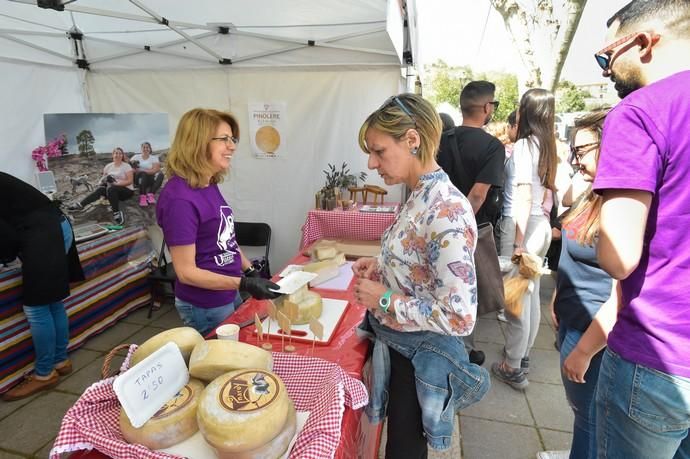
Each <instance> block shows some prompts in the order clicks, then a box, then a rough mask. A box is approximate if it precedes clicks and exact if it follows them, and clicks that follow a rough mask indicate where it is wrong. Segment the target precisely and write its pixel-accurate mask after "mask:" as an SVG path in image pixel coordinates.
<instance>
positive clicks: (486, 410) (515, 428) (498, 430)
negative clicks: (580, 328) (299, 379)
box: [0, 276, 573, 459]
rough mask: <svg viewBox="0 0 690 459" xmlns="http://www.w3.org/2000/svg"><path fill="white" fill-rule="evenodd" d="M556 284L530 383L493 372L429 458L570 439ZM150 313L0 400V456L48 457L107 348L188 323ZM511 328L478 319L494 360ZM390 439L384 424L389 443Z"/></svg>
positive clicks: (471, 458)
mask: <svg viewBox="0 0 690 459" xmlns="http://www.w3.org/2000/svg"><path fill="white" fill-rule="evenodd" d="M552 290H553V282H552V281H551V279H550V278H549V277H548V276H545V277H543V278H542V292H541V296H542V319H541V324H540V329H539V334H538V336H537V341H536V343H535V346H534V348H533V350H532V353H531V354H530V374H529V381H530V384H529V386H528V387H527V389H526V390H525V391H516V390H514V389H512V388H511V387H509V386H507V385H505V384H503V383H501V382H500V381H496V380H493V381H492V386H491V390H490V391H489V393H488V394H487V395H486V397H485V398H484V400H482V401H481V402H480V403H478V404H476V405H474V406H472V407H470V408H469V409H466V410H463V411H462V412H461V413H459V414H458V415H457V417H456V425H455V434H454V436H453V441H452V448H451V449H449V450H447V451H443V452H437V451H433V450H430V452H429V458H432V459H440V458H454V459H457V458H464V459H480V458H487V459H495V458H501V459H513V458H515V459H534V458H535V457H536V454H537V452H539V451H544V450H567V449H568V448H569V447H570V440H571V436H572V422H573V415H572V412H571V410H570V408H569V407H568V404H567V402H566V399H565V393H564V391H563V386H562V383H561V378H560V373H559V354H558V352H557V351H556V349H555V348H554V330H553V327H552V326H551V324H550V320H549V316H548V310H547V308H546V304H547V301H548V299H549V298H550V296H551V292H552ZM147 313H148V310H147V308H142V309H139V310H138V311H135V312H134V313H132V314H130V315H129V316H127V317H126V318H124V319H123V320H121V321H120V322H118V323H117V324H116V325H114V326H112V327H110V328H108V329H107V330H106V331H104V332H103V333H101V334H99V335H98V336H95V337H92V338H91V339H89V340H88V341H87V342H86V343H85V344H84V346H82V347H81V348H80V349H78V350H76V351H74V352H72V353H71V354H70V358H71V359H72V362H73V365H74V372H73V373H72V374H70V375H67V376H64V377H62V379H61V381H60V384H59V385H58V386H57V387H55V388H54V389H51V390H49V391H44V392H41V393H39V394H36V395H34V396H32V397H29V398H27V399H24V400H18V401H15V402H5V401H0V432H2V436H0V459H15V458H46V457H48V454H49V452H50V449H51V447H52V444H53V441H54V439H55V436H56V435H57V433H58V430H59V428H60V422H61V420H62V416H63V415H64V413H65V412H66V411H67V409H69V408H70V407H71V406H72V405H73V404H74V403H75V401H76V400H77V399H78V398H79V396H80V395H81V394H82V393H83V391H84V390H85V389H86V388H87V387H89V386H90V385H91V384H92V383H94V382H96V381H98V380H99V379H101V368H102V365H103V359H104V358H105V356H106V355H107V354H108V352H110V351H111V350H112V349H113V348H115V347H116V346H117V345H119V344H122V343H137V344H140V343H142V342H144V341H145V340H146V339H148V338H150V337H151V336H154V335H156V334H157V333H160V332H161V331H163V330H165V329H168V328H173V327H179V326H181V325H182V323H181V321H180V319H179V316H178V315H177V311H176V310H175V309H174V308H173V307H172V305H170V304H169V302H168V304H166V305H165V306H163V307H162V308H161V309H160V310H158V311H155V312H154V314H153V316H152V317H151V318H150V319H148V318H147V317H146V315H147ZM504 330H505V324H504V323H503V322H499V321H498V320H496V318H495V316H494V315H493V314H492V315H489V316H486V317H484V318H480V319H479V321H478V324H477V331H476V341H477V346H478V348H479V349H481V350H483V351H484V352H485V353H486V362H485V363H484V365H485V366H486V367H487V368H488V367H489V366H490V365H491V363H492V362H494V361H498V360H499V359H500V358H501V352H502V349H503V345H504ZM123 358H124V353H123V352H120V353H119V354H118V355H117V356H116V358H115V359H114V360H113V362H112V363H111V367H112V368H119V366H120V363H121V362H122V359H123ZM384 442H385V429H384V438H383V440H382V445H383V444H384ZM381 451H383V448H382V449H381ZM381 457H383V455H382V454H381Z"/></svg>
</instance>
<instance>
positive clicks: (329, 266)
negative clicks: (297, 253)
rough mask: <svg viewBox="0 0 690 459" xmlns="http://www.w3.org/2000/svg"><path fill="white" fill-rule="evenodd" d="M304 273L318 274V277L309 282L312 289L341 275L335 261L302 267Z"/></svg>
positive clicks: (318, 262)
mask: <svg viewBox="0 0 690 459" xmlns="http://www.w3.org/2000/svg"><path fill="white" fill-rule="evenodd" d="M302 271H305V272H308V273H316V274H317V276H316V277H315V278H314V279H312V280H310V281H309V285H310V286H311V287H315V286H317V285H319V284H323V283H324V282H326V281H327V280H330V279H333V278H334V277H338V274H340V268H339V267H338V264H337V263H336V262H335V261H333V260H325V261H317V262H314V263H308V264H306V265H304V266H303V267H302Z"/></svg>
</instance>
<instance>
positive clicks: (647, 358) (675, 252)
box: [594, 71, 690, 377]
mask: <svg viewBox="0 0 690 459" xmlns="http://www.w3.org/2000/svg"><path fill="white" fill-rule="evenodd" d="M594 189H595V190H598V191H602V190H606V189H629V190H643V191H648V192H650V193H652V195H653V197H652V203H651V207H650V209H649V216H648V218H647V228H646V230H645V234H644V248H643V250H642V257H641V259H640V263H639V265H638V267H637V269H635V271H634V272H633V273H632V274H630V276H629V277H628V278H627V279H625V280H624V281H622V282H621V287H622V290H623V304H624V309H623V310H622V311H621V312H620V313H619V315H618V322H617V323H616V325H615V327H614V329H613V331H612V332H611V334H610V335H609V341H608V345H609V347H610V348H611V349H612V350H613V351H614V352H616V353H618V354H619V355H620V356H621V357H623V358H624V359H626V360H628V361H631V362H635V363H639V364H641V365H644V366H647V367H651V368H654V369H657V370H660V371H663V372H665V373H669V374H673V375H677V376H683V377H690V359H688V354H687V352H688V349H690V290H689V289H688V286H689V285H690V237H688V229H689V228H690V71H685V72H681V73H677V74H675V75H672V76H670V77H668V78H665V79H663V80H660V81H657V82H655V83H653V84H650V85H648V86H646V87H644V88H641V89H638V90H637V91H635V92H633V93H632V94H630V95H629V96H628V97H626V98H625V99H623V101H621V102H620V103H619V104H618V105H617V106H616V107H615V108H614V109H613V110H611V112H610V113H609V115H608V116H607V117H606V123H605V125H604V133H603V138H602V145H601V155H600V160H599V167H598V170H597V176H596V179H595V181H594Z"/></svg>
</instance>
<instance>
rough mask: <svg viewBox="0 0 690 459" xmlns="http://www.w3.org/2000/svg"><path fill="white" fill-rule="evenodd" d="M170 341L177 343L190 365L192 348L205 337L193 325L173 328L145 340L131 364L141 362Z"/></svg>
mask: <svg viewBox="0 0 690 459" xmlns="http://www.w3.org/2000/svg"><path fill="white" fill-rule="evenodd" d="M169 342H173V343H175V344H177V347H179V348H180V352H181V353H182V358H184V361H185V363H186V364H188V365H189V356H190V355H191V353H192V350H194V347H195V346H196V345H197V344H199V343H203V342H204V337H203V336H201V334H200V333H199V332H198V331H196V330H195V329H193V328H192V327H177V328H171V329H170V330H166V331H164V332H161V333H159V334H157V335H155V336H153V337H151V338H149V339H148V340H146V341H144V344H142V345H141V346H139V347H138V348H137V350H136V351H135V352H134V354H133V355H132V360H131V362H130V366H134V365H136V364H137V363H139V362H141V361H142V360H144V359H145V358H146V357H148V356H149V355H151V354H153V353H154V352H156V351H157V350H158V349H160V348H162V347H163V346H165V345H166V344H168V343H169Z"/></svg>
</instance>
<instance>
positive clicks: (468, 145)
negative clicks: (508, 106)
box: [436, 81, 505, 365]
mask: <svg viewBox="0 0 690 459" xmlns="http://www.w3.org/2000/svg"><path fill="white" fill-rule="evenodd" d="M495 93H496V86H495V85H494V84H493V83H491V82H489V81H471V82H469V83H467V85H466V86H465V87H464V88H463V89H462V92H461V93H460V110H461V111H462V125H461V126H458V127H456V128H455V129H453V130H449V131H445V132H444V133H443V137H442V139H441V146H440V150H439V152H438V157H437V159H436V160H437V162H438V164H439V166H441V168H442V169H443V170H444V171H445V172H446V173H447V174H448V177H449V178H450V181H451V182H453V185H455V186H456V187H457V188H458V189H459V190H460V191H461V192H462V194H464V195H465V196H467V199H468V200H469V201H470V204H472V210H473V211H474V214H475V218H476V220H477V225H480V224H482V223H485V222H490V223H491V224H492V225H494V226H495V225H496V220H498V217H499V213H500V210H501V206H502V202H503V165H504V162H505V148H504V147H503V144H502V143H501V142H500V141H499V140H498V139H497V138H496V137H494V136H492V135H491V134H488V133H487V132H486V131H484V129H483V127H484V126H485V125H486V124H487V123H488V122H489V121H491V116H492V115H493V113H494V111H495V110H496V109H497V108H498V101H497V100H495V99H494V96H495ZM480 301H481V299H480ZM465 347H466V348H467V349H468V351H469V357H470V361H471V362H472V363H476V364H477V365H481V364H482V363H484V358H485V356H484V352H482V351H480V350H477V349H475V345H474V332H472V334H470V335H469V336H466V337H465Z"/></svg>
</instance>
